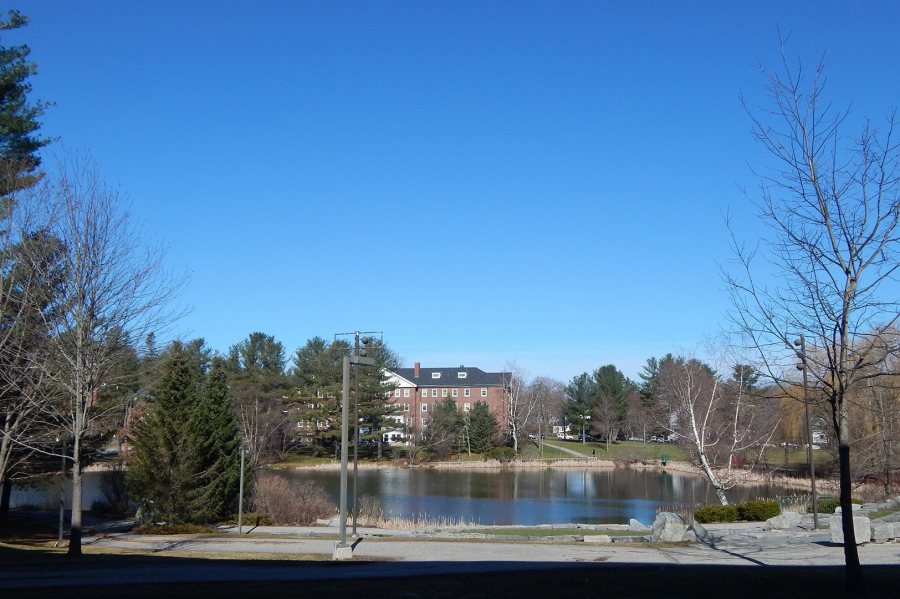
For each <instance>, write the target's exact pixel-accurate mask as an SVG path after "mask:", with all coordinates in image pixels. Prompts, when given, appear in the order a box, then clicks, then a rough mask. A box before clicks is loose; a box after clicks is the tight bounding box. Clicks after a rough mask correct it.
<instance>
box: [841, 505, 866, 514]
mask: <svg viewBox="0 0 900 599" xmlns="http://www.w3.org/2000/svg"><path fill="white" fill-rule="evenodd" d="M851 508H852V509H853V511H854V512H858V511H859V510H861V509H862V505H861V504H859V503H854V504H851ZM841 511H842V508H841V506H837V507H836V508H834V513H835V514H840V513H841Z"/></svg>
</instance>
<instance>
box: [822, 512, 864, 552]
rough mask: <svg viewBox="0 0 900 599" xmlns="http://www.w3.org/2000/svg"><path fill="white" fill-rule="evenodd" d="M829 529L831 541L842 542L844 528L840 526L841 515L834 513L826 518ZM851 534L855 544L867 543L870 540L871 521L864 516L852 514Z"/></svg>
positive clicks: (841, 543) (839, 543)
mask: <svg viewBox="0 0 900 599" xmlns="http://www.w3.org/2000/svg"><path fill="white" fill-rule="evenodd" d="M828 527H829V528H830V529H831V542H832V543H837V544H838V545H843V544H844V530H843V529H842V528H841V515H840V514H835V515H833V516H832V517H831V518H830V519H829V520H828ZM853 536H855V537H856V544H857V545H860V544H862V543H868V542H869V541H871V540H872V521H871V520H869V519H868V518H866V517H865V516H853Z"/></svg>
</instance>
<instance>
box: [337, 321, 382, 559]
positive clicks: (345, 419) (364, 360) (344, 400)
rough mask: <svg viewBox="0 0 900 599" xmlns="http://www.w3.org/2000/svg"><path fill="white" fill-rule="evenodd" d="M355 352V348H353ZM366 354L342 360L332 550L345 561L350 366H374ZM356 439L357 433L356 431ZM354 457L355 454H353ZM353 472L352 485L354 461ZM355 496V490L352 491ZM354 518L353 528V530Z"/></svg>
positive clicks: (348, 549)
mask: <svg viewBox="0 0 900 599" xmlns="http://www.w3.org/2000/svg"><path fill="white" fill-rule="evenodd" d="M351 334H353V335H354V336H356V335H359V332H355V333H351ZM360 341H362V342H363V345H368V344H369V343H370V342H371V340H370V339H369V338H368V337H363V338H362V339H360ZM354 350H356V348H354ZM367 354H368V350H367V349H359V350H358V351H354V353H353V355H350V356H348V355H346V354H345V355H344V359H343V377H342V378H343V385H342V393H341V497H340V516H339V518H340V538H339V540H338V542H337V544H336V545H335V548H334V559H338V560H345V559H351V558H352V557H353V548H352V547H351V546H349V545H347V466H348V464H347V462H348V459H349V455H348V454H349V451H348V443H349V441H350V435H349V428H350V364H354V365H355V366H356V367H357V368H359V366H374V365H375V360H374V359H372V358H368V357H366V355H367ZM356 426H357V427H358V426H359V420H358V418H357V422H356ZM357 438H358V431H357ZM354 456H356V453H355V452H354ZM353 470H354V485H355V483H356V477H355V473H356V460H355V459H354V462H353ZM354 496H355V490H354ZM355 521H356V519H355V518H354V528H355Z"/></svg>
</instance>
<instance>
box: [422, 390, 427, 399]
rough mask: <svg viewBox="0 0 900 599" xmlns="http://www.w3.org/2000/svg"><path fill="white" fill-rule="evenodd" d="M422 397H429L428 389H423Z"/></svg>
mask: <svg viewBox="0 0 900 599" xmlns="http://www.w3.org/2000/svg"><path fill="white" fill-rule="evenodd" d="M422 397H428V389H422Z"/></svg>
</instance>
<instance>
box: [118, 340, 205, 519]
mask: <svg viewBox="0 0 900 599" xmlns="http://www.w3.org/2000/svg"><path fill="white" fill-rule="evenodd" d="M167 354H168V355H166V356H164V358H163V360H164V365H163V368H162V377H161V380H160V382H159V385H157V386H156V388H155V389H154V390H153V392H152V397H153V403H152V407H151V411H150V414H149V416H148V418H147V419H146V420H145V421H144V422H142V423H140V424H139V425H138V426H137V430H136V434H135V439H134V450H133V452H132V455H131V457H130V459H129V463H128V475H127V479H126V480H127V484H128V489H129V493H130V495H131V497H132V498H134V499H135V500H136V501H137V502H138V505H140V507H141V508H142V509H143V510H144V512H145V514H147V515H148V516H150V517H152V518H161V519H163V520H165V521H166V522H169V523H171V524H178V523H182V522H187V521H189V520H191V517H190V514H189V512H188V505H187V501H186V498H187V497H188V495H189V494H191V492H192V491H193V489H194V486H195V482H194V476H193V473H192V472H191V468H190V464H192V463H194V462H196V461H197V460H196V458H195V457H194V456H193V455H192V447H191V443H190V427H189V426H188V424H189V420H190V418H189V416H190V414H191V407H192V405H193V404H195V403H196V402H197V398H198V390H199V380H198V379H197V376H196V370H195V369H193V368H192V367H191V363H190V360H189V359H188V356H187V354H186V353H185V351H184V348H183V347H182V345H181V344H180V343H175V344H173V345H172V348H171V349H170V351H169V352H167Z"/></svg>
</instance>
